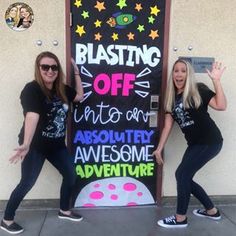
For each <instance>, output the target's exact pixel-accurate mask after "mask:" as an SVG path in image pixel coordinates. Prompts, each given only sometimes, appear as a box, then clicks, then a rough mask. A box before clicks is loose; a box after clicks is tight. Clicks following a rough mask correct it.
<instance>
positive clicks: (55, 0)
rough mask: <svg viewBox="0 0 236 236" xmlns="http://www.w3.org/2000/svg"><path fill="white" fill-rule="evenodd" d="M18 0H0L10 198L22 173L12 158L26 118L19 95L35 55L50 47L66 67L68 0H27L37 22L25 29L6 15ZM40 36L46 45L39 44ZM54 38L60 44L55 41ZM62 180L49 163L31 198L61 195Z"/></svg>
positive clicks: (5, 181) (2, 115)
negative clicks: (16, 28) (14, 26)
mask: <svg viewBox="0 0 236 236" xmlns="http://www.w3.org/2000/svg"><path fill="white" fill-rule="evenodd" d="M15 2H17V1H6V0H4V1H1V2H0V29H1V30H0V74H1V76H0V94H1V95H0V96H1V99H0V107H1V112H0V130H1V131H0V147H1V153H0V160H1V165H0V199H8V198H9V195H10V193H11V191H12V190H13V188H14V187H15V185H16V184H17V183H18V181H19V177H20V164H17V165H11V164H10V163H9V161H8V159H9V157H10V156H11V155H12V154H13V149H14V148H15V147H16V146H17V145H18V144H17V135H18V133H19V129H20V128H21V125H22V121H23V115H22V109H21V106H20V100H19V95H20V91H21V90H22V88H23V86H24V85H25V84H26V82H28V81H30V80H32V79H33V72H34V61H35V58H36V56H37V55H38V54H39V53H40V52H41V51H44V50H49V51H52V52H54V53H55V54H57V55H58V57H59V58H60V59H61V62H62V65H63V66H64V68H65V1H61V0H52V1H47V0H36V1H35V0H29V1H25V3H27V4H28V5H29V6H30V7H31V8H32V10H33V12H34V22H33V24H32V26H31V27H30V28H29V29H27V30H25V31H22V32H15V31H13V30H11V29H10V28H9V27H8V26H7V25H6V23H5V19H4V16H5V11H6V9H7V8H8V7H9V5H11V4H12V3H15ZM19 2H22V1H19ZM37 40H41V41H42V46H37V44H36V41H37ZM54 40H57V41H58V42H59V44H58V46H54V45H53V41H54ZM60 181H61V177H60V175H59V174H57V172H56V170H55V168H53V167H51V165H50V164H48V163H45V165H44V168H43V170H42V173H41V175H40V177H39V179H38V181H37V183H36V185H35V186H34V188H33V189H32V191H31V192H30V193H29V194H28V195H27V198H29V199H31V198H37V199H40V198H58V197H59V187H60Z"/></svg>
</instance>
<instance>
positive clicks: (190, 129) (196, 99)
mask: <svg viewBox="0 0 236 236" xmlns="http://www.w3.org/2000/svg"><path fill="white" fill-rule="evenodd" d="M224 70H225V67H222V64H221V63H219V62H215V63H213V65H212V69H211V71H209V70H207V73H208V75H209V77H210V78H211V80H212V83H213V86H214V90H215V91H214V92H213V91H212V90H210V89H209V88H208V87H207V86H206V85H205V84H203V83H196V80H195V76H194V70H193V68H192V66H191V64H190V63H189V62H187V61H185V60H181V59H179V60H177V61H176V62H175V63H174V65H173V68H172V72H171V76H170V79H169V81H168V85H167V89H166V98H165V124H164V128H163V130H162V133H161V136H160V140H159V143H158V146H157V148H156V150H155V151H154V152H153V155H154V156H155V158H156V162H157V164H159V165H162V164H163V163H164V162H163V158H162V151H163V148H164V146H165V143H166V142H167V139H168V137H169V134H170V132H171V129H172V126H173V124H174V121H176V122H177V123H178V125H179V127H180V129H181V131H182V132H183V134H184V136H185V139H186V141H187V144H188V147H187V149H186V151H185V153H184V155H183V158H182V161H181V163H180V165H179V166H178V168H177V170H176V172H175V177H176V181H177V209H176V214H174V215H172V216H170V217H167V218H165V219H163V220H159V221H158V222H157V223H158V225H160V226H162V227H165V228H183V227H186V226H187V225H188V223H187V216H186V213H187V209H188V204H189V200H190V195H191V194H193V196H195V197H196V198H197V199H198V200H199V201H200V203H201V204H202V205H203V206H204V209H196V210H194V211H193V213H194V215H196V216H199V217H206V218H210V219H213V220H219V219H220V218H221V215H220V212H219V210H218V209H217V208H216V207H215V206H214V204H213V203H212V201H211V199H210V198H209V196H208V195H207V193H206V192H205V190H204V189H203V188H202V187H201V186H200V185H199V184H198V183H196V182H195V181H194V180H193V177H194V175H195V174H196V173H197V171H199V170H200V169H201V168H202V167H203V166H204V165H205V164H206V163H207V162H208V161H210V160H211V159H212V158H214V157H215V156H216V155H217V154H218V153H219V152H220V150H221V148H222V145H223V138H222V135H221V132H220V130H219V128H218V127H217V126H216V124H215V122H214V121H213V120H212V119H211V117H210V115H209V113H208V111H207V109H208V106H210V107H211V108H213V109H215V110H219V111H220V110H221V111H223V110H225V109H226V106H227V101H226V98H225V95H224V91H223V88H222V86H221V76H222V74H223V72H224Z"/></svg>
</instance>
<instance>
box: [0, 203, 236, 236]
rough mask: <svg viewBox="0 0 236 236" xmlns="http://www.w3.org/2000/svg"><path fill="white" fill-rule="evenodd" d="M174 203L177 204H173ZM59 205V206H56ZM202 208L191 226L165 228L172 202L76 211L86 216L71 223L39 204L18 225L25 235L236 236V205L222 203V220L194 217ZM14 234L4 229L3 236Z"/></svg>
mask: <svg viewBox="0 0 236 236" xmlns="http://www.w3.org/2000/svg"><path fill="white" fill-rule="evenodd" d="M173 202H174V201H173ZM5 203H6V202H3V201H1V202H0V218H2V217H3V213H4V212H3V209H4V208H5ZM54 205H57V204H54ZM196 207H197V208H198V207H199V205H197V204H195V203H194V202H193V203H191V204H190V206H189V210H188V223H189V225H188V227H187V228H184V229H165V228H162V227H160V226H158V225H157V220H159V219H161V218H163V217H166V216H170V215H172V214H173V213H174V212H175V206H174V204H172V200H171V199H168V200H165V201H164V204H162V206H161V207H159V206H138V207H128V208H127V207H113V208H95V209H88V208H87V209H75V211H78V212H79V213H80V214H81V215H82V216H83V217H84V219H83V221H81V222H71V221H68V220H62V219H59V218H58V217H57V213H58V210H57V208H56V206H53V205H50V204H49V205H48V206H47V202H45V204H42V202H41V203H40V204H38V205H34V206H32V205H30V204H29V203H26V202H25V203H23V204H22V205H21V207H20V208H19V210H18V211H17V215H16V218H15V220H16V222H17V223H19V224H20V225H21V226H22V227H24V229H25V231H24V232H23V233H22V234H20V235H22V236H72V235H73V236H74V235H81V236H160V235H161V236H168V235H171V236H173V235H175V236H195V235H196V236H235V235H236V202H235V201H230V200H226V201H218V202H217V207H218V208H219V209H220V211H221V214H222V219H221V220H220V221H213V220H211V219H206V218H200V217H197V216H195V215H193V214H192V210H193V209H195V208H196ZM6 235H10V234H8V233H6V232H4V231H3V230H1V229H0V236H6Z"/></svg>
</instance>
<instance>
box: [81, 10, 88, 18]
mask: <svg viewBox="0 0 236 236" xmlns="http://www.w3.org/2000/svg"><path fill="white" fill-rule="evenodd" d="M81 16H83V18H84V19H86V18H89V13H88V11H83V13H82V14H81Z"/></svg>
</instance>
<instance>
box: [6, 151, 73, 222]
mask: <svg viewBox="0 0 236 236" xmlns="http://www.w3.org/2000/svg"><path fill="white" fill-rule="evenodd" d="M45 159H47V160H48V161H49V162H50V163H51V164H52V165H53V166H54V167H55V168H56V169H57V170H58V171H59V172H60V174H61V175H62V177H63V179H62V185H61V190H60V209H62V210H64V211H66V210H69V205H70V196H71V193H72V189H73V186H74V183H75V179H76V173H75V168H74V166H73V161H72V156H71V155H69V153H68V151H67V149H66V148H63V149H59V150H56V151H55V152H53V153H50V154H49V155H45V154H42V153H39V152H38V151H36V150H30V151H29V153H28V154H27V155H26V157H25V159H24V161H23V162H22V165H21V180H20V183H19V184H18V185H17V186H16V188H15V189H14V191H13V192H12V194H11V196H10V199H9V201H8V203H7V206H6V210H5V215H4V219H5V220H13V219H14V216H15V212H16V209H17V208H18V206H19V205H20V203H21V201H22V200H23V198H24V197H25V195H26V194H27V193H28V192H29V191H30V190H31V188H32V187H33V186H34V184H35V182H36V180H37V178H38V176H39V174H40V172H41V170H42V167H43V164H44V161H45ZM48 181H50V179H48Z"/></svg>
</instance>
